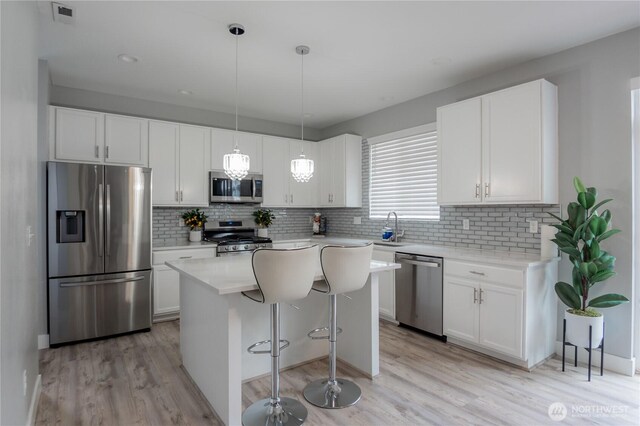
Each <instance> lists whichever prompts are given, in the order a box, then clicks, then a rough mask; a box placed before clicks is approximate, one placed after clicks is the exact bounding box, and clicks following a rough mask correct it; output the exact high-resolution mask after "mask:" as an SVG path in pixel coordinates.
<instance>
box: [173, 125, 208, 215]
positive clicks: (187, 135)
mask: <svg viewBox="0 0 640 426" xmlns="http://www.w3.org/2000/svg"><path fill="white" fill-rule="evenodd" d="M210 156H211V129H209V128H207V127H199V126H187V125H184V124H181V125H180V204H183V205H186V206H205V207H206V206H208V205H209V197H208V195H209V176H208V175H209V161H210Z"/></svg>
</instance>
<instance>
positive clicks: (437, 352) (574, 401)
mask: <svg viewBox="0 0 640 426" xmlns="http://www.w3.org/2000/svg"><path fill="white" fill-rule="evenodd" d="M338 344H340V343H339V339H338ZM40 367H41V372H42V395H41V398H40V403H39V406H38V412H37V417H36V423H37V424H39V425H52V424H59V425H74V424H75V425H151V424H152V425H171V424H192V425H200V424H202V425H205V424H219V421H218V420H217V417H216V416H215V414H214V413H213V412H212V411H211V409H210V408H209V406H208V404H207V403H206V401H205V400H204V398H203V397H202V396H201V394H200V393H199V391H198V389H197V388H196V387H195V386H194V385H193V384H192V382H191V381H190V379H189V378H188V376H187V375H186V374H185V372H184V371H183V370H182V368H181V367H180V355H179V323H178V322H177V321H173V322H165V323H160V324H155V325H154V326H153V330H152V331H151V332H150V333H138V334H134V335H129V336H123V337H118V338H113V339H108V340H101V341H97V342H90V343H82V344H78V345H72V346H65V347H61V348H56V349H48V350H44V351H42V353H41V363H40ZM211 368H212V369H213V368H215V366H212V367H211ZM326 370H327V363H326V361H316V362H312V363H309V364H305V365H302V366H299V367H296V368H294V369H290V370H287V371H284V372H282V373H281V388H282V392H281V393H282V395H283V396H293V397H297V398H298V399H299V400H301V401H304V398H303V397H302V392H301V390H302V389H303V388H304V386H305V385H306V384H307V383H308V382H309V381H311V380H312V379H316V378H320V377H324V376H325V375H326ZM338 373H339V376H342V377H347V378H351V379H353V380H354V381H355V382H356V383H358V385H359V386H360V387H361V388H362V393H363V398H362V400H361V401H360V402H359V403H358V404H357V405H356V406H354V407H350V408H346V409H342V410H321V409H318V408H316V407H313V406H311V405H310V404H308V403H306V401H305V402H304V403H305V405H306V406H307V408H308V409H309V417H308V419H307V423H308V424H310V425H334V424H335V425H419V424H440V425H453V424H465V425H466V424H505V425H516V424H517V425H530V424H557V423H555V422H553V421H552V420H551V419H550V418H549V416H548V414H547V412H548V408H549V405H550V404H552V403H554V402H561V403H563V404H565V406H566V407H567V409H568V416H567V418H566V419H565V420H564V421H563V422H562V423H563V424H613V425H621V424H638V423H639V422H640V418H639V409H638V405H639V399H640V380H639V379H638V378H637V377H633V378H632V377H626V376H622V375H619V374H616V373H612V372H609V371H605V375H604V377H600V376H599V375H594V376H593V378H592V382H591V383H589V382H587V380H586V370H585V368H584V367H583V366H579V367H578V368H574V367H573V366H572V365H571V366H568V367H567V371H566V372H565V373H562V371H561V366H560V361H559V360H555V359H554V360H551V361H548V362H547V363H545V364H544V365H543V366H541V367H539V368H537V369H535V370H534V371H533V372H531V373H529V372H526V371H523V370H520V369H517V368H514V367H511V366H509V365H507V364H504V363H501V362H498V361H495V360H493V359H491V358H488V357H484V356H481V355H478V354H475V353H471V352H468V351H466V350H463V349H461V348H458V347H455V346H453V345H447V344H443V343H441V342H439V341H436V340H433V339H429V338H426V337H424V336H421V335H419V334H416V333H414V332H412V331H409V330H406V329H403V328H398V327H396V326H394V325H391V324H389V323H386V322H381V327H380V376H379V377H377V378H375V379H374V380H369V379H367V378H366V377H364V376H363V375H361V374H359V373H358V372H356V371H353V370H351V369H349V368H345V366H341V365H340V364H339V369H338ZM269 389H270V381H269V378H268V377H265V378H260V379H257V380H254V381H251V382H249V383H246V384H245V385H244V386H243V403H244V405H245V406H247V405H248V404H250V403H251V402H252V401H255V400H257V399H260V398H263V397H266V396H267V395H268V394H269ZM574 410H576V411H574ZM589 411H590V412H591V414H588V412H589ZM612 412H615V414H611V413H612Z"/></svg>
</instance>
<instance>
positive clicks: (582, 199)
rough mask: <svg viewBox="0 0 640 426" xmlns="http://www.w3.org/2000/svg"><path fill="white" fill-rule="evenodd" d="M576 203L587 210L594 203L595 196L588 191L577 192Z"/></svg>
mask: <svg viewBox="0 0 640 426" xmlns="http://www.w3.org/2000/svg"><path fill="white" fill-rule="evenodd" d="M578 203H580V205H581V206H582V207H584V208H585V209H586V210H588V209H590V208H591V207H593V205H594V204H595V203H596V197H594V196H593V194H591V193H589V192H581V193H579V194H578Z"/></svg>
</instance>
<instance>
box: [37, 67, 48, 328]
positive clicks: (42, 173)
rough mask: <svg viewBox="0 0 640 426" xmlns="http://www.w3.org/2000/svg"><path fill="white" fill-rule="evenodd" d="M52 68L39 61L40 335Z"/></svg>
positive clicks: (44, 287) (44, 315) (44, 316)
mask: <svg viewBox="0 0 640 426" xmlns="http://www.w3.org/2000/svg"><path fill="white" fill-rule="evenodd" d="M49 86H50V81H49V65H48V64H47V61H45V60H42V59H41V60H39V61H38V150H37V169H36V175H37V176H36V182H37V192H36V193H37V195H38V199H37V210H36V211H37V212H39V213H40V214H38V215H37V223H36V235H39V236H40V238H39V239H38V243H37V244H36V245H37V251H38V254H37V257H36V262H37V268H38V287H37V303H38V306H39V307H42V309H38V317H37V324H38V334H48V330H47V244H46V242H47V241H46V240H47V239H46V235H47V216H46V214H44V212H45V211H46V208H47V160H49V114H48V111H47V108H48V105H49Z"/></svg>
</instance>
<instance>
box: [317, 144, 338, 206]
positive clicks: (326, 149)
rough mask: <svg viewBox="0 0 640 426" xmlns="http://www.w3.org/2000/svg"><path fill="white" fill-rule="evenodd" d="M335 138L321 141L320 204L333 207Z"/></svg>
mask: <svg viewBox="0 0 640 426" xmlns="http://www.w3.org/2000/svg"><path fill="white" fill-rule="evenodd" d="M334 139H335V138H333V139H328V140H326V141H322V142H320V167H319V168H318V169H319V172H320V179H319V183H320V206H322V207H331V206H332V204H331V199H332V198H331V197H332V193H333V177H334V171H335V168H334V166H333V164H334V145H333V142H334Z"/></svg>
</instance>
